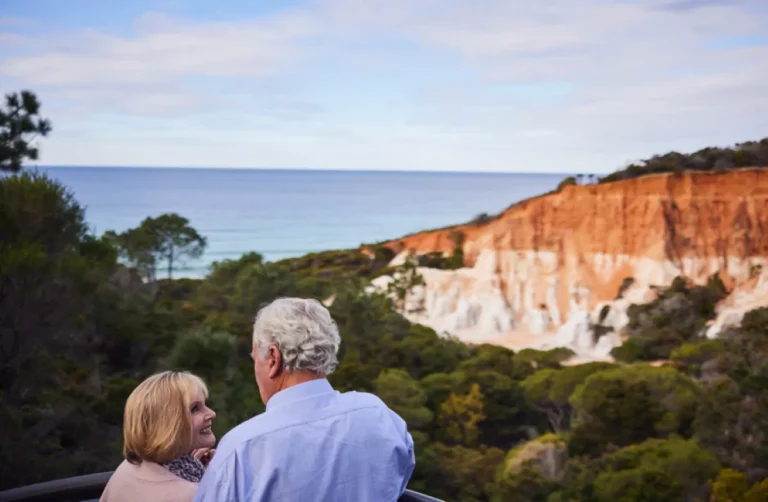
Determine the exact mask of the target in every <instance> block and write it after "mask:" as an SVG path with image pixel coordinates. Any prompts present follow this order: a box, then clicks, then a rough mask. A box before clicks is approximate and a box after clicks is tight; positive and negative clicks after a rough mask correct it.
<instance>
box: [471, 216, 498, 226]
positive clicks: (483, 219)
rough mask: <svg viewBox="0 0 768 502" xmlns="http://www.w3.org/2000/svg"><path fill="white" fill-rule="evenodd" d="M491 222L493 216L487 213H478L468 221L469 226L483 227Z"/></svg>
mask: <svg viewBox="0 0 768 502" xmlns="http://www.w3.org/2000/svg"><path fill="white" fill-rule="evenodd" d="M490 221H493V216H491V215H490V214H488V213H480V214H478V215H477V216H475V217H474V218H472V219H471V220H470V221H469V223H468V224H469V225H485V224H486V223H488V222H490Z"/></svg>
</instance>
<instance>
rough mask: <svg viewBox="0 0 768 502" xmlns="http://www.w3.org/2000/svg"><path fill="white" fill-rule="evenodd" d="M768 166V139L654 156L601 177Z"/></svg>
mask: <svg viewBox="0 0 768 502" xmlns="http://www.w3.org/2000/svg"><path fill="white" fill-rule="evenodd" d="M766 165H768V138H764V139H761V140H759V141H747V142H745V143H737V144H736V145H735V146H733V147H730V148H703V149H701V150H699V151H697V152H694V153H689V154H681V153H678V152H670V153H666V154H664V155H654V156H653V157H651V158H650V159H646V160H642V161H640V162H639V163H633V164H630V165H629V166H627V167H626V168H625V169H622V170H620V171H616V172H614V173H611V174H609V175H607V176H605V177H603V178H600V183H610V182H612V181H619V180H625V179H631V178H637V177H639V176H645V175H648V174H658V173H677V174H680V173H683V172H685V171H714V172H725V171H729V170H732V169H739V168H744V167H752V166H766Z"/></svg>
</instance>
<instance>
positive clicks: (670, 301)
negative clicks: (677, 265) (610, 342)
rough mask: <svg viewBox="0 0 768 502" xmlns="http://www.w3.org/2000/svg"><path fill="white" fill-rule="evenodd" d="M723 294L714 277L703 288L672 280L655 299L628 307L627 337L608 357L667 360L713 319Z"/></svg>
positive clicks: (681, 279)
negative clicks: (677, 348)
mask: <svg viewBox="0 0 768 502" xmlns="http://www.w3.org/2000/svg"><path fill="white" fill-rule="evenodd" d="M727 294H728V292H727V290H726V288H725V286H724V285H723V282H722V281H721V280H720V278H719V276H717V275H713V276H712V277H710V278H709V280H708V282H707V284H706V285H703V286H690V285H688V284H687V283H686V281H685V280H684V279H683V278H682V277H676V278H675V280H674V281H673V282H672V284H671V285H670V286H669V287H668V288H664V289H662V290H661V291H660V292H659V295H658V297H657V298H656V299H655V300H653V301H651V302H649V303H646V304H642V305H630V307H629V309H627V315H628V317H629V323H628V325H627V327H626V334H627V335H628V337H629V338H628V340H627V341H625V342H624V344H623V345H621V346H620V347H617V348H615V349H613V351H612V352H611V354H612V355H613V356H614V357H615V358H616V359H617V360H619V361H624V362H633V361H653V360H657V359H668V358H669V357H670V355H671V353H672V351H673V350H674V349H675V348H676V347H678V346H680V345H682V344H684V343H686V342H688V341H689V340H692V339H694V338H695V337H698V336H700V335H701V334H702V333H703V331H704V328H705V326H706V323H707V321H709V320H710V319H713V318H714V317H715V305H716V304H717V302H719V301H720V300H722V299H723V298H724V297H725V296H726V295H727Z"/></svg>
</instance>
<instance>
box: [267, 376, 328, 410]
mask: <svg viewBox="0 0 768 502" xmlns="http://www.w3.org/2000/svg"><path fill="white" fill-rule="evenodd" d="M328 392H333V387H331V384H330V382H329V381H328V380H327V379H325V378H319V379H317V380H310V381H309V382H303V383H300V384H297V385H294V386H292V387H288V388H287V389H283V390H281V391H280V392H278V393H277V394H275V395H274V396H272V397H271V398H269V401H268V402H267V406H266V409H267V411H269V410H270V409H272V408H276V407H278V406H282V405H284V404H288V403H291V402H294V401H301V400H302V399H306V398H308V397H312V396H316V395H318V394H326V393H328Z"/></svg>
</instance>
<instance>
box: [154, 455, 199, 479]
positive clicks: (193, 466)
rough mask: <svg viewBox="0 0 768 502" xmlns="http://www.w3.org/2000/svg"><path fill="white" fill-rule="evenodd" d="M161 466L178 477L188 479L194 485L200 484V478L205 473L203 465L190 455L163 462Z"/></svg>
mask: <svg viewBox="0 0 768 502" xmlns="http://www.w3.org/2000/svg"><path fill="white" fill-rule="evenodd" d="M160 465H162V466H163V467H165V468H166V469H168V470H169V471H171V472H172V473H173V474H175V475H177V476H178V477H180V478H182V479H186V480H187V481H192V482H193V483H199V482H200V478H202V477H203V474H204V473H205V467H203V463H202V462H200V461H199V460H198V459H196V458H195V457H193V456H192V455H190V454H189V453H188V454H186V455H182V456H181V457H176V458H174V459H173V460H171V461H169V462H161V463H160Z"/></svg>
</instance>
